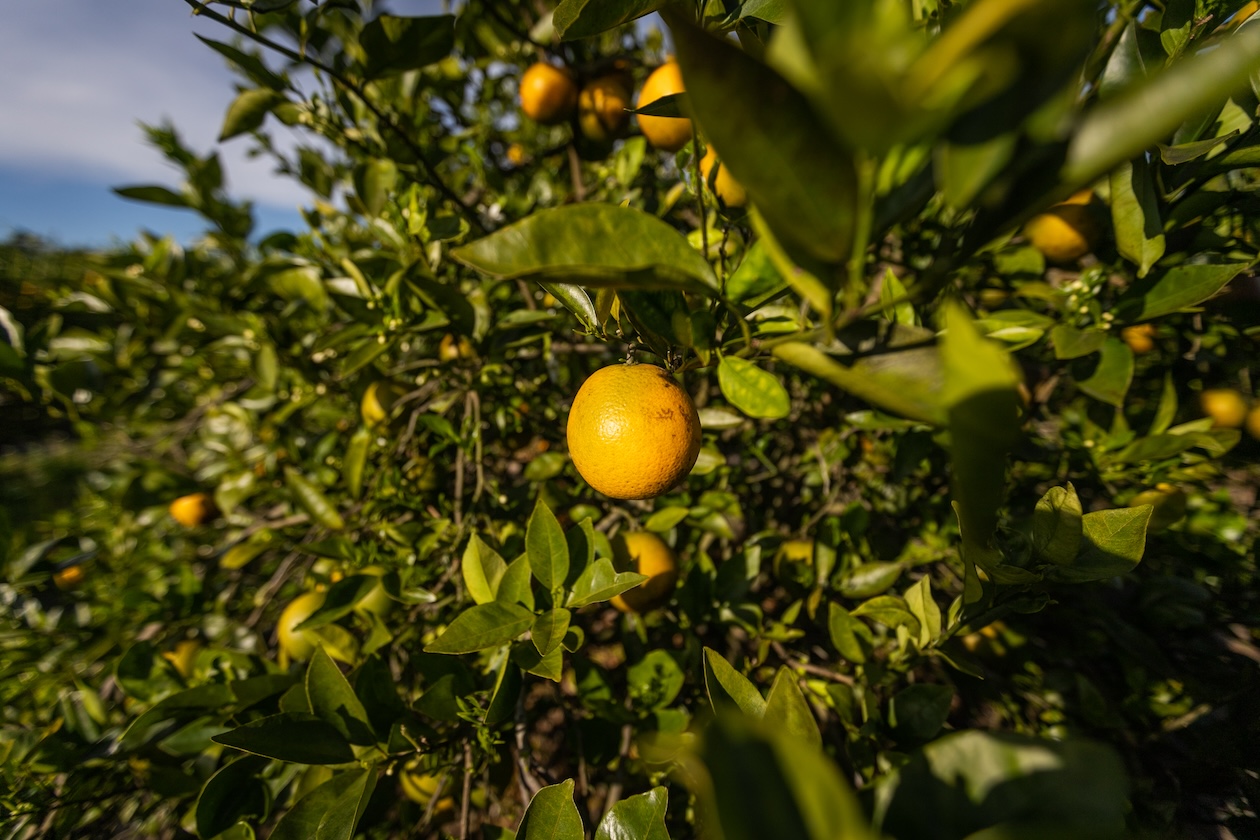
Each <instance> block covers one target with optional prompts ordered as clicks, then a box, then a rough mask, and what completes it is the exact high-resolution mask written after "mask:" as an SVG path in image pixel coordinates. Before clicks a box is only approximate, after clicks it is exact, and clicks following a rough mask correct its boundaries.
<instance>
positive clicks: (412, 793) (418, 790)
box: [398, 770, 455, 812]
mask: <svg viewBox="0 0 1260 840" xmlns="http://www.w3.org/2000/svg"><path fill="white" fill-rule="evenodd" d="M441 782H442V780H441V779H439V778H438V777H437V776H434V775H433V774H432V773H423V772H420V771H416V770H404V771H403V772H402V773H401V774H400V775H399V777H398V783H399V785H400V786H401V787H402V792H403V795H404V796H406V797H407V798H408V799H410V800H411V801H412V802H415V803H416V804H417V805H423V806H425V807H426V808H427V807H428V805H429V802H430V800H432V799H433V795H434V794H435V793H437V792H438V787H440V786H441ZM433 810H434V811H437V812H441V811H453V810H455V798H454V797H453V796H443V797H442V798H441V799H439V800H438V801H437V803H436V804H435V805H434V806H433Z"/></svg>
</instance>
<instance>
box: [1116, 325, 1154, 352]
mask: <svg viewBox="0 0 1260 840" xmlns="http://www.w3.org/2000/svg"><path fill="white" fill-rule="evenodd" d="M1155 332H1156V331H1155V325H1154V324H1134V325H1133V326H1131V327H1125V328H1124V329H1123V330H1121V332H1120V337H1121V338H1122V339H1124V343H1125V344H1127V345H1129V349H1130V350H1132V351H1133V352H1134V353H1137V354H1138V355H1141V354H1143V353H1149V352H1151V351H1152V350H1154V349H1155Z"/></svg>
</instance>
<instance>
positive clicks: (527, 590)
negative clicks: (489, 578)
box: [494, 554, 534, 610]
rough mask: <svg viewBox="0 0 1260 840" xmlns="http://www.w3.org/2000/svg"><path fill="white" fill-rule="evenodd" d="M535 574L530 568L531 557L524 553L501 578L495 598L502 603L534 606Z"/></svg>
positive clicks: (531, 607)
mask: <svg viewBox="0 0 1260 840" xmlns="http://www.w3.org/2000/svg"><path fill="white" fill-rule="evenodd" d="M532 584H533V574H532V573H531V571H530V568H529V557H527V556H526V555H524V554H522V555H521V556H520V557H517V558H516V559H515V560H513V561H512V562H511V563H508V567H507V569H505V570H504V572H503V577H502V578H501V579H500V580H499V590H498V591H497V592H496V593H495V594H494V600H495V601H496V602H498V603H500V604H520V605H522V606H524V607H527V608H528V609H530V610H532V609H533V608H534V590H533V587H532Z"/></svg>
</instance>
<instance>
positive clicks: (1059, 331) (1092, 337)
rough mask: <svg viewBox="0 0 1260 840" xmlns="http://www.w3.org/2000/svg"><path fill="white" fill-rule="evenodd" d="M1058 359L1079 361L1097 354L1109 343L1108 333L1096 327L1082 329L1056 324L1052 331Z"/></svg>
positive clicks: (1052, 339) (1051, 336) (1052, 341)
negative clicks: (1083, 357) (1091, 354)
mask: <svg viewBox="0 0 1260 840" xmlns="http://www.w3.org/2000/svg"><path fill="white" fill-rule="evenodd" d="M1050 342H1051V343H1052V344H1053V345H1054V357H1055V358H1056V359H1079V358H1080V357H1081V356H1088V355H1089V354H1090V353H1097V352H1098V351H1099V350H1101V349H1102V346H1103V345H1104V344H1106V343H1107V333H1106V332H1105V331H1104V330H1100V329H1098V328H1096V327H1086V328H1085V329H1081V328H1080V327H1075V326H1073V325H1072V324H1056V325H1055V327H1054V329H1052V330H1050Z"/></svg>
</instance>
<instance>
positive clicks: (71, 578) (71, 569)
mask: <svg viewBox="0 0 1260 840" xmlns="http://www.w3.org/2000/svg"><path fill="white" fill-rule="evenodd" d="M86 577H87V572H85V571H83V567H82V566H81V565H79V564H78V563H75V564H74V565H73V566H66V567H65V568H64V569H58V570H57V571H55V572H53V577H52V579H53V586H55V587H57V588H58V589H60V590H61V591H63V592H64V591H66V590H69V589H74V588H75V587H77V586H78V585H79V584H81V583H83V581H84V579H85V578H86Z"/></svg>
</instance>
